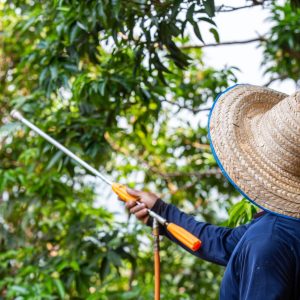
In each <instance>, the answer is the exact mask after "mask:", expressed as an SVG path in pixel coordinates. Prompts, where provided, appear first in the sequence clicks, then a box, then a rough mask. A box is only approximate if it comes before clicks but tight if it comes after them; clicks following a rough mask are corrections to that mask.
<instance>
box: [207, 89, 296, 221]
mask: <svg viewBox="0 0 300 300" xmlns="http://www.w3.org/2000/svg"><path fill="white" fill-rule="evenodd" d="M240 85H249V84H235V85H233V86H230V87H228V88H227V89H226V90H225V91H224V92H222V93H220V94H218V96H217V97H216V99H215V102H214V104H213V106H212V108H211V110H210V112H209V116H208V125H207V132H208V135H207V137H208V140H209V143H210V148H211V151H212V154H213V156H214V158H215V160H216V162H217V164H218V165H219V168H220V169H221V171H222V173H223V175H224V176H225V177H226V178H227V180H228V181H229V182H230V183H231V184H232V185H233V187H234V188H235V189H236V190H237V191H238V192H239V193H240V194H242V195H243V196H244V197H245V198H246V199H248V200H249V201H250V202H251V203H253V204H254V205H256V206H258V207H259V208H260V209H263V210H264V211H267V212H269V213H272V214H275V215H277V216H280V217H284V218H287V219H292V220H296V221H300V219H299V218H295V217H291V216H286V215H283V214H280V213H276V212H273V211H271V210H268V209H266V208H264V207H263V206H261V205H259V204H258V203H256V202H255V201H254V200H253V199H251V198H250V197H249V196H248V195H247V194H246V193H245V192H243V191H242V190H241V189H240V188H239V187H238V186H237V184H236V183H235V182H234V181H233V180H232V179H231V177H230V176H229V174H228V173H227V172H226V171H225V169H224V167H223V165H222V163H221V162H220V160H219V158H218V155H217V153H216V151H215V148H214V145H213V142H212V139H211V135H210V120H211V116H212V112H213V110H214V108H215V105H216V104H217V102H218V100H219V98H220V97H221V96H222V95H224V94H225V93H227V92H228V91H230V90H232V89H234V88H235V87H236V86H240Z"/></svg>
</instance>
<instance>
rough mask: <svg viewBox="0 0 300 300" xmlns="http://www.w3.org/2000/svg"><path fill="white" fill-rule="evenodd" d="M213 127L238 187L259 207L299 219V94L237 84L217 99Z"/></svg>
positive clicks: (213, 137) (220, 155)
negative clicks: (290, 94)
mask: <svg viewBox="0 0 300 300" xmlns="http://www.w3.org/2000/svg"><path fill="white" fill-rule="evenodd" d="M209 127H210V138H211V143H212V146H213V148H214V151H215V154H216V155H217V157H218V159H219V161H220V163H221V164H222V167H223V169H224V171H225V173H227V174H226V175H227V176H229V177H230V178H231V180H232V181H233V182H234V183H235V184H236V186H237V187H238V188H239V189H240V190H241V191H242V192H243V193H244V194H245V195H246V196H247V197H248V198H249V199H250V200H252V201H253V202H255V203H256V204H258V205H259V206H261V207H263V208H265V209H267V210H269V211H272V212H275V213H278V214H282V215H285V216H289V217H293V218H300V92H298V93H295V94H294V95H292V96H287V95H285V94H283V93H279V92H276V91H274V90H271V89H269V88H262V87H257V86H252V85H238V86H236V87H234V88H232V89H231V90H229V91H227V92H226V93H224V94H222V95H221V96H220V98H219V99H218V100H217V103H216V104H215V106H214V108H213V110H212V112H211V117H210V124H209Z"/></svg>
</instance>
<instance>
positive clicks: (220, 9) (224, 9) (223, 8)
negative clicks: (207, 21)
mask: <svg viewBox="0 0 300 300" xmlns="http://www.w3.org/2000/svg"><path fill="white" fill-rule="evenodd" d="M263 4H264V1H262V2H261V3H258V2H255V3H253V4H251V5H244V6H236V7H235V6H228V5H221V6H219V7H217V8H216V12H232V11H236V10H240V9H245V8H252V7H256V6H261V5H263Z"/></svg>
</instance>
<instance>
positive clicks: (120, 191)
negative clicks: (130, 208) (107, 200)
mask: <svg viewBox="0 0 300 300" xmlns="http://www.w3.org/2000/svg"><path fill="white" fill-rule="evenodd" d="M111 188H112V190H113V191H114V192H115V193H116V194H117V195H118V196H119V198H120V199H121V200H123V201H124V202H127V201H137V200H139V197H134V196H131V195H129V194H128V193H127V191H126V185H123V184H120V183H113V184H112V185H111Z"/></svg>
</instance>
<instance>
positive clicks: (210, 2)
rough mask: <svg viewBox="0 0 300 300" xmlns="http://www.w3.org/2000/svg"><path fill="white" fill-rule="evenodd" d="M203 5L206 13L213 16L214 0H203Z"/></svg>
mask: <svg viewBox="0 0 300 300" xmlns="http://www.w3.org/2000/svg"><path fill="white" fill-rule="evenodd" d="M203 5H204V9H205V11H206V13H207V14H208V16H209V17H213V16H214V15H215V10H216V8H215V1H214V0H203Z"/></svg>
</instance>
